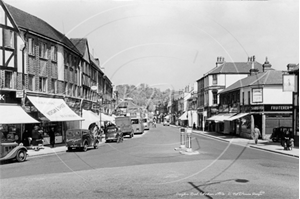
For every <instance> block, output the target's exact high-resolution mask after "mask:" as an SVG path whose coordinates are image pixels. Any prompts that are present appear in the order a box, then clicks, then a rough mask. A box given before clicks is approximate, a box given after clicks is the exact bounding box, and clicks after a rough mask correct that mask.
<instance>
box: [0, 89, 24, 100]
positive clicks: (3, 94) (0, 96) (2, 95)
mask: <svg viewBox="0 0 300 199" xmlns="http://www.w3.org/2000/svg"><path fill="white" fill-rule="evenodd" d="M0 103H21V99H19V98H18V99H17V98H16V92H15V91H3V90H1V91H0Z"/></svg>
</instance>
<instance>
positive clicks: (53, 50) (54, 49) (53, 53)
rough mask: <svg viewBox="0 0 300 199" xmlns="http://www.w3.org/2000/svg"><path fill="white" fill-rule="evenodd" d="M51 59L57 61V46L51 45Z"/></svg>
mask: <svg viewBox="0 0 300 199" xmlns="http://www.w3.org/2000/svg"><path fill="white" fill-rule="evenodd" d="M51 60H52V61H57V47H56V46H51Z"/></svg>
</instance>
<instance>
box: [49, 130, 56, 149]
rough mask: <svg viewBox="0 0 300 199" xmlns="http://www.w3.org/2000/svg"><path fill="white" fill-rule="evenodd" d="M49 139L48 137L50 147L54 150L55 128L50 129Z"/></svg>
mask: <svg viewBox="0 0 300 199" xmlns="http://www.w3.org/2000/svg"><path fill="white" fill-rule="evenodd" d="M49 137H50V145H51V147H52V148H54V145H55V128H54V127H51V128H50V131H49Z"/></svg>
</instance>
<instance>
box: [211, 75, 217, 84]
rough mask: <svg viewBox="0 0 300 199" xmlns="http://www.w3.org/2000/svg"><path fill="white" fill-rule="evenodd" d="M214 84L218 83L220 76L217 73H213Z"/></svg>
mask: <svg viewBox="0 0 300 199" xmlns="http://www.w3.org/2000/svg"><path fill="white" fill-rule="evenodd" d="M212 77H213V85H216V84H218V76H217V75H213V76H212Z"/></svg>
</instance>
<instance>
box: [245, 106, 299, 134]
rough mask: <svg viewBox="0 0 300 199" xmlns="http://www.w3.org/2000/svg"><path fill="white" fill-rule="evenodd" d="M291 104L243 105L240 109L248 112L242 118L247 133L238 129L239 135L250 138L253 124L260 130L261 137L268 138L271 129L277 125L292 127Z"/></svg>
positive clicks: (271, 131)
mask: <svg viewBox="0 0 300 199" xmlns="http://www.w3.org/2000/svg"><path fill="white" fill-rule="evenodd" d="M292 110H293V106H292V105H287V104H276V105H275V104H265V105H252V106H244V107H243V108H242V111H243V113H244V114H246V113H249V115H247V116H246V117H244V118H243V119H244V120H246V121H245V123H246V124H247V128H248V129H249V131H247V133H245V132H243V129H242V130H241V131H240V133H241V137H248V138H251V130H253V129H254V126H256V125H257V126H258V128H259V129H260V130H261V133H262V138H263V139H269V137H270V136H271V135H272V133H273V129H274V128H277V127H282V126H284V127H292Z"/></svg>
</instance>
